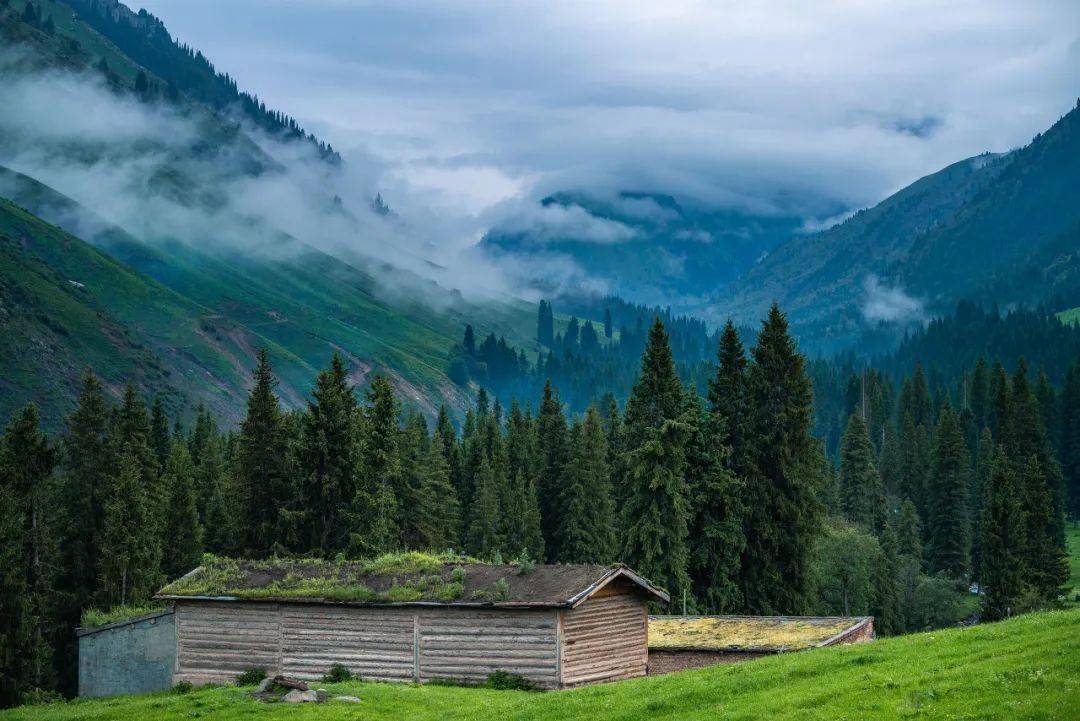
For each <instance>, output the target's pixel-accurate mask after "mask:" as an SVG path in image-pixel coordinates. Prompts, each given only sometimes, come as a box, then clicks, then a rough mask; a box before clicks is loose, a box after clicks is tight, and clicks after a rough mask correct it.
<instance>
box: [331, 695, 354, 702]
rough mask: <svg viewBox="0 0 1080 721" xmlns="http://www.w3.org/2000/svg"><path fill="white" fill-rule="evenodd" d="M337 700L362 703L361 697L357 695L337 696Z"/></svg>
mask: <svg viewBox="0 0 1080 721" xmlns="http://www.w3.org/2000/svg"><path fill="white" fill-rule="evenodd" d="M334 700H335V701H342V702H344V703H360V699H358V698H357V697H356V696H335V697H334Z"/></svg>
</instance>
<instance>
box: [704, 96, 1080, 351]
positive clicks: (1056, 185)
mask: <svg viewBox="0 0 1080 721" xmlns="http://www.w3.org/2000/svg"><path fill="white" fill-rule="evenodd" d="M1078 184H1080V109H1073V110H1072V111H1070V112H1069V113H1067V114H1066V115H1065V116H1064V117H1062V118H1061V119H1060V120H1059V121H1058V122H1057V123H1055V124H1054V125H1053V126H1052V127H1051V128H1050V129H1048V130H1047V131H1046V132H1045V133H1041V134H1039V135H1037V136H1036V137H1035V139H1034V140H1033V141H1032V142H1031V143H1030V144H1029V145H1028V146H1026V147H1024V148H1021V149H1019V150H1015V151H1012V152H1010V153H1006V154H1004V155H981V156H977V157H974V158H970V159H968V160H964V161H961V162H959V163H955V164H953V165H951V166H949V167H947V168H945V169H944V170H941V171H939V172H937V173H935V174H933V175H930V176H927V177H925V178H923V179H921V180H919V181H917V182H915V183H913V184H912V185H910V186H908V187H907V188H905V189H903V190H901V191H900V192H898V193H896V194H895V195H893V196H891V197H889V198H887V199H886V200H884V201H882V202H881V203H880V204H878V205H877V206H875V207H873V208H870V209H868V210H864V211H861V212H859V213H857V214H856V215H855V216H853V217H852V218H850V219H848V220H847V221H845V222H844V223H841V224H840V225H838V226H835V227H833V228H830V229H829V230H826V231H824V232H822V233H818V234H816V235H811V236H805V237H796V238H794V239H792V240H790V241H789V242H787V243H785V244H784V245H782V246H780V247H779V248H777V249H776V250H775V251H773V252H772V253H770V254H769V256H768V257H766V258H765V259H764V260H763V261H762V262H761V263H759V264H758V265H756V266H754V267H753V268H752V269H751V270H750V271H749V272H748V273H747V274H746V276H745V277H744V278H742V279H740V280H739V281H738V282H736V283H734V284H732V286H731V287H730V288H729V289H728V290H727V291H726V292H724V293H722V294H721V295H720V297H719V298H718V299H717V301H716V304H715V306H714V309H713V312H715V313H717V314H718V315H721V316H722V315H727V314H730V315H732V316H733V317H735V318H751V317H754V316H755V315H757V314H760V312H761V311H762V309H763V308H766V307H768V304H769V303H770V302H772V301H774V300H776V301H779V302H780V303H781V304H783V305H784V307H786V308H788V309H789V310H790V312H791V316H792V322H793V324H794V326H795V327H796V328H797V332H798V333H799V336H800V338H801V339H802V340H803V341H804V343H805V344H806V345H807V346H809V347H814V348H817V349H821V350H837V349H842V348H843V347H845V346H850V345H851V344H852V343H853V341H855V340H856V339H857V338H859V336H860V334H862V333H864V332H866V330H867V329H871V330H872V329H873V328H874V326H875V325H877V324H879V323H881V322H886V323H891V324H896V323H900V324H901V325H902V324H910V323H921V322H923V321H924V320H926V319H927V318H928V317H931V316H933V315H937V314H940V313H941V312H943V311H945V310H947V309H948V308H950V307H951V306H952V304H954V303H955V302H956V301H957V300H959V299H961V298H965V297H971V298H977V299H978V300H980V301H983V302H997V303H998V304H999V305H1000V306H1001V307H1005V306H1007V305H1009V304H1013V303H1022V304H1031V305H1033V304H1036V303H1038V302H1040V301H1046V300H1050V299H1051V298H1057V299H1061V298H1073V299H1075V297H1076V294H1077V292H1078V288H1080V273H1078V271H1077V264H1078V261H1077V253H1078V252H1080V251H1078V250H1077V245H1076V243H1075V240H1076V238H1077V232H1078V230H1077V226H1078V223H1080V204H1078V203H1077V202H1076V192H1075V189H1076V188H1077V187H1078ZM1075 304H1076V303H1075V302H1072V303H1071V305H1075ZM1064 307H1070V305H1068V304H1066V305H1065V306H1064ZM1063 309H1064V308H1058V310H1063Z"/></svg>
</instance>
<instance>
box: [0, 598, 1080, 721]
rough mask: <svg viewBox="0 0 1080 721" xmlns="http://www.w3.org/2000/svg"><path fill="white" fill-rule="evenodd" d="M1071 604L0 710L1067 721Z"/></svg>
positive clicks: (326, 717)
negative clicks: (756, 652) (486, 667)
mask: <svg viewBox="0 0 1080 721" xmlns="http://www.w3.org/2000/svg"><path fill="white" fill-rule="evenodd" d="M1078 671H1080V609H1073V610H1068V611H1053V612H1046V613H1038V614H1031V615H1028V616H1023V617H1020V618H1016V619H1012V620H1010V621H1005V622H1002V623H995V624H986V625H981V626H972V627H969V628H957V629H950V630H946V631H934V632H929V633H921V634H914V635H910V636H903V637H899V638H892V639H883V640H879V641H875V642H874V643H869V644H862V645H857V646H839V647H832V648H825V649H818V650H814V651H805V652H801V653H793V654H788V655H782V656H773V657H769V658H763V659H759V660H756V661H751V662H748V663H743V664H736V665H728V666H716V667H713V668H707V669H701V670H697V671H686V672H682V673H677V674H672V675H669V676H659V677H652V678H645V679H640V680H635V681H623V682H620V683H613V684H606V685H600V686H591V687H586V688H582V689H576V690H571V691H558V692H549V693H531V692H523V691H493V690H488V689H471V688H457V687H447V686H415V685H409V684H379V683H363V682H347V683H342V684H328V685H326V688H327V689H328V690H330V691H331V693H332V694H349V695H355V696H358V697H360V698H361V703H359V704H350V703H344V702H338V701H331V702H328V703H326V704H323V705H318V706H316V705H306V704H305V705H292V704H262V703H258V702H256V701H254V700H252V699H251V698H250V697H249V696H248V691H249V690H250V689H242V688H235V687H219V688H208V689H201V690H196V691H192V692H189V693H187V694H176V693H169V692H165V693H158V694H151V695H148V696H140V697H117V698H110V699H100V700H77V701H71V702H67V703H57V704H52V705H47V706H37V707H23V708H19V709H13V710H10V711H7V712H4V713H0V719H3V720H4V721H74V720H75V719H115V720H117V721H120V720H123V721H142V720H143V719H147V720H149V719H193V718H207V719H221V720H223V721H228V720H231V719H256V718H257V719H265V720H266V721H273V720H277V719H290V720H292V719H320V720H322V721H338V720H339V719H340V720H345V719H371V720H381V719H385V720H387V721H389V720H391V719H393V720H394V721H398V720H402V719H409V720H411V721H426V720H428V719H431V720H434V719H448V720H451V721H452V720H455V719H460V720H462V721H466V720H474V721H487V720H491V721H508V720H509V719H515V720H517V719H521V720H523V721H529V720H533V719H535V720H537V721H539V720H540V719H544V720H548V719H550V720H553V721H554V720H570V719H582V720H583V721H584V720H588V721H608V720H611V721H615V720H629V719H657V718H662V719H702V720H705V719H906V718H920V719H949V720H954V719H1010V720H1012V719H1063V720H1065V719H1076V718H1080V673H1078Z"/></svg>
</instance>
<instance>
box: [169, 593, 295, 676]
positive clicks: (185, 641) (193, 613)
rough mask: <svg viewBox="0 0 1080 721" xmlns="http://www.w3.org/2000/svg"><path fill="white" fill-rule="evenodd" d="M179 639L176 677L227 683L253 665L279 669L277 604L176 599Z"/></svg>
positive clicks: (279, 633)
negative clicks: (186, 601) (182, 601)
mask: <svg viewBox="0 0 1080 721" xmlns="http://www.w3.org/2000/svg"><path fill="white" fill-rule="evenodd" d="M176 639H177V652H176V671H177V673H176V679H175V680H176V681H190V682H191V683H226V682H230V681H234V680H235V679H236V677H237V676H238V675H239V674H241V673H243V672H244V671H245V670H246V669H249V668H264V669H266V670H267V672H268V673H274V672H279V671H280V670H281V666H280V658H281V655H280V647H281V616H280V613H279V610H278V605H277V604H273V603H243V604H239V603H232V604H229V603H218V602H212V601H211V602H204V603H203V602H192V603H178V604H176Z"/></svg>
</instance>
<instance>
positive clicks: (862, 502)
mask: <svg viewBox="0 0 1080 721" xmlns="http://www.w3.org/2000/svg"><path fill="white" fill-rule="evenodd" d="M884 503H885V498H884V492H883V490H882V487H881V477H880V476H879V475H878V472H877V468H876V467H875V465H874V447H873V445H871V443H870V435H869V433H868V432H867V429H866V422H865V421H864V420H863V418H862V415H860V414H859V413H857V412H856V413H853V414H851V417H850V418H849V419H848V424H847V428H846V429H845V430H844V439H843V442H842V443H841V446H840V505H841V507H842V508H843V511H844V516H845V517H846V518H847V519H848V520H849V521H851V522H852V523H856V524H858V525H860V526H862V527H863V528H864V529H867V530H880V528H881V525H882V519H883V511H884Z"/></svg>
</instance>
